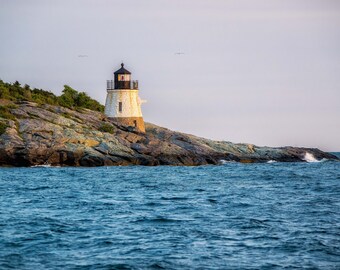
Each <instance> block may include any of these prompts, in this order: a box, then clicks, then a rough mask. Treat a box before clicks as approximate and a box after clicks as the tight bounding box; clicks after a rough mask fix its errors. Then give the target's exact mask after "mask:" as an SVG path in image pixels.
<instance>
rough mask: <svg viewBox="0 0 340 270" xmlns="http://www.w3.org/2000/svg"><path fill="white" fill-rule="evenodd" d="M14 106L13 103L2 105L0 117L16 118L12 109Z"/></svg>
mask: <svg viewBox="0 0 340 270" xmlns="http://www.w3.org/2000/svg"><path fill="white" fill-rule="evenodd" d="M12 107H13V106H12V105H9V106H0V117H2V118H5V119H10V120H16V118H15V116H14V115H13V114H12V113H11V111H10V109H11V108H12Z"/></svg>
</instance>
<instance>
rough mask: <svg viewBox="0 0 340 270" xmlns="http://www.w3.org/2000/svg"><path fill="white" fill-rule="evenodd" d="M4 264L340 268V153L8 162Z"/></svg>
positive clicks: (0, 174) (3, 181)
mask: <svg viewBox="0 0 340 270" xmlns="http://www.w3.org/2000/svg"><path fill="white" fill-rule="evenodd" d="M0 194H1V197H0V269H282V268H286V269H294V268H305V269H340V163H339V162H320V163H271V164H238V163H227V164H224V165H221V166H200V167H170V166H169V167H167V166H159V167H139V166H131V167H101V168H1V169H0Z"/></svg>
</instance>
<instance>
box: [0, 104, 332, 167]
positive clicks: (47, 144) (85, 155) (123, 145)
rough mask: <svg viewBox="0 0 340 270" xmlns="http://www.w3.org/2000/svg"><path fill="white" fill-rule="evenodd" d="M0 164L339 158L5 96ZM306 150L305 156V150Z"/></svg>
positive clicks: (0, 120)
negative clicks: (140, 125)
mask: <svg viewBox="0 0 340 270" xmlns="http://www.w3.org/2000/svg"><path fill="white" fill-rule="evenodd" d="M0 105H2V107H6V108H7V110H8V112H9V115H10V116H11V117H7V118H4V117H0V125H2V127H5V128H3V132H2V134H0V166H16V167H22V166H34V165H52V166H114V165H147V166H155V165H186V166H196V165H206V164H221V163H223V162H226V161H236V162H242V163H252V162H268V161H279V162H302V161H306V158H308V157H312V158H314V159H316V160H322V159H332V160H338V158H337V157H336V156H334V155H332V154H329V153H325V152H323V151H321V150H319V149H314V148H298V147H280V148H272V147H258V146H255V145H252V144H234V143H231V142H227V141H213V140H209V139H204V138H200V137H196V136H193V135H188V134H184V133H180V132H175V131H171V130H169V129H166V128H162V127H159V126H156V125H153V124H150V123H146V125H145V127H146V133H139V132H137V131H135V130H134V129H133V128H132V127H124V126H119V125H117V124H116V123H114V122H112V121H111V120H110V119H108V118H107V117H105V115H103V114H102V113H100V112H95V111H91V110H88V109H78V110H70V109H68V108H65V107H61V106H52V105H38V104H36V103H32V102H21V103H15V104H14V103H12V102H9V101H6V102H5V101H4V100H2V104H1V103H0ZM306 155H307V156H306Z"/></svg>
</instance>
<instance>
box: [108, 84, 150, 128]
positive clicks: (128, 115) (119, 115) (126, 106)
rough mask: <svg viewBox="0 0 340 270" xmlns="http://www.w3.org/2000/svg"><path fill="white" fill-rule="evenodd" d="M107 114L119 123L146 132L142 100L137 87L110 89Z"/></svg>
mask: <svg viewBox="0 0 340 270" xmlns="http://www.w3.org/2000/svg"><path fill="white" fill-rule="evenodd" d="M105 115H106V116H107V117H109V118H110V119H111V120H113V122H116V123H117V124H119V125H123V126H131V127H134V128H135V129H136V130H137V131H140V132H145V127H144V120H143V116H142V110H141V100H140V98H139V97H138V90H137V89H108V90H107V96H106V102H105Z"/></svg>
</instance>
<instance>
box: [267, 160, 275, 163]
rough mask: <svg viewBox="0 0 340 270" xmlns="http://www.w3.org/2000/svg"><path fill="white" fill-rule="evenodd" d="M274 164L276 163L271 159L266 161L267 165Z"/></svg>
mask: <svg viewBox="0 0 340 270" xmlns="http://www.w3.org/2000/svg"><path fill="white" fill-rule="evenodd" d="M275 162H277V161H276V160H272V159H271V160H268V161H267V163H275Z"/></svg>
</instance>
